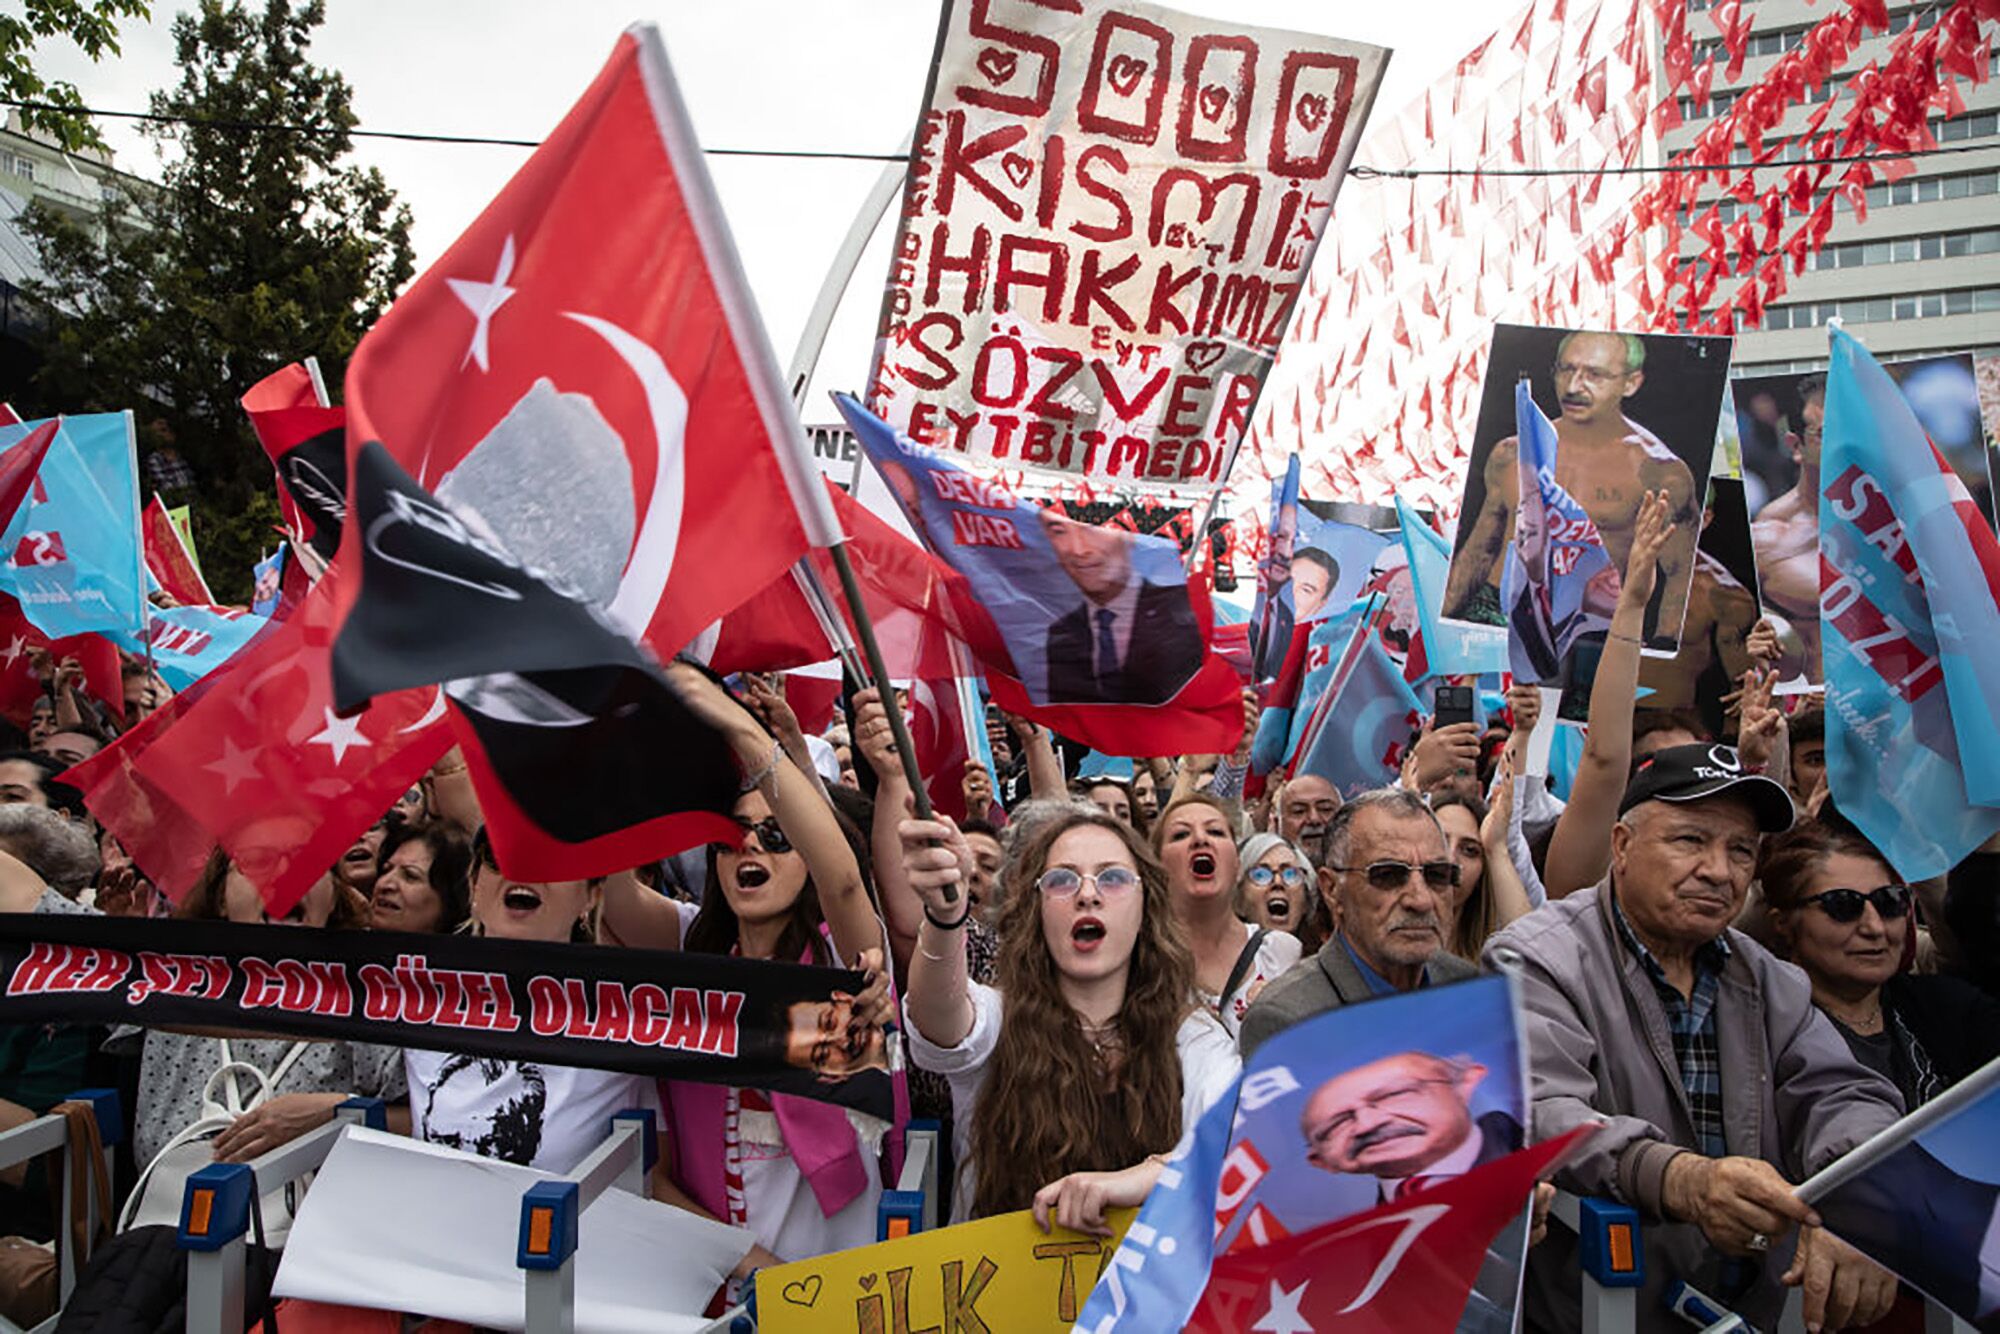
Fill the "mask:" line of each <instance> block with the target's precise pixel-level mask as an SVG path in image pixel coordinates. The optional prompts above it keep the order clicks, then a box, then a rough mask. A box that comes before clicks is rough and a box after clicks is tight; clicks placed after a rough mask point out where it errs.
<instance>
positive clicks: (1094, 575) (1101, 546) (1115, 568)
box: [1042, 510, 1132, 602]
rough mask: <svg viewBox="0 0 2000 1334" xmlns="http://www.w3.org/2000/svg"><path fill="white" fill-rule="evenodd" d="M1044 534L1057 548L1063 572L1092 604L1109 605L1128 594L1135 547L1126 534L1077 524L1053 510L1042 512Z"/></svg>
mask: <svg viewBox="0 0 2000 1334" xmlns="http://www.w3.org/2000/svg"><path fill="white" fill-rule="evenodd" d="M1042 532H1043V533H1044V534H1046V535H1047V537H1048V539H1049V545H1050V546H1052V547H1054V548H1055V549H1056V559H1057V560H1058V561H1060V562H1061V563H1062V567H1063V573H1064V574H1067V575H1068V576H1069V577H1070V579H1071V580H1072V581H1073V582H1074V583H1075V584H1076V586H1077V587H1078V588H1080V589H1082V590H1083V595H1084V596H1085V597H1087V598H1089V599H1090V600H1091V601H1092V602H1109V601H1111V599H1113V598H1115V597H1117V596H1118V595H1119V594H1120V593H1122V592H1124V591H1125V584H1126V581H1127V580H1129V579H1130V578H1131V577H1132V547H1131V542H1130V538H1129V536H1128V535H1127V534H1125V533H1122V532H1119V531H1118V530H1117V529H1115V528H1099V527H1097V526H1096V525H1095V524H1088V523H1077V522H1076V521H1075V520H1073V519H1068V518H1065V517H1064V516H1062V515H1060V514H1057V513H1056V512H1055V511H1054V510H1043V511H1042Z"/></svg>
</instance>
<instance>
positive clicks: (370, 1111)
mask: <svg viewBox="0 0 2000 1334" xmlns="http://www.w3.org/2000/svg"><path fill="white" fill-rule="evenodd" d="M334 1110H335V1111H337V1112H359V1113H361V1124H362V1125H364V1126H367V1127H368V1128H369V1129H370V1130H387V1129H388V1128H389V1104H387V1103H385V1102H383V1101H382V1100H381V1099H380V1098H349V1099H348V1100H347V1101H346V1102H343V1103H342V1104H340V1106H339V1107H337V1108H335V1109H334Z"/></svg>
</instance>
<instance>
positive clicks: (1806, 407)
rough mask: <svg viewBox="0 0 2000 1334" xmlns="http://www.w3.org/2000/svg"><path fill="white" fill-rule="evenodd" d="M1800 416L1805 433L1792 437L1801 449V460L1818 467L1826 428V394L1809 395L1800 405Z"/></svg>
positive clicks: (1803, 462) (1799, 449)
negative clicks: (1821, 442) (1821, 443)
mask: <svg viewBox="0 0 2000 1334" xmlns="http://www.w3.org/2000/svg"><path fill="white" fill-rule="evenodd" d="M1799 417H1800V420H1801V422H1802V423H1803V425H1804V426H1805V434H1803V435H1797V436H1793V437H1792V439H1793V441H1794V442H1795V443H1796V445H1797V448H1798V451H1799V462H1800V463H1802V464H1804V465H1805V466H1806V467H1808V468H1817V467H1819V450H1820V441H1821V438H1822V436H1823V435H1824V433H1825V429H1826V396H1825V395H1823V394H1812V395H1809V396H1808V397H1807V398H1806V401H1805V402H1804V403H1803V404H1801V405H1800V407H1799Z"/></svg>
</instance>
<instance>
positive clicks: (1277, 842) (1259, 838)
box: [1236, 833, 1313, 875]
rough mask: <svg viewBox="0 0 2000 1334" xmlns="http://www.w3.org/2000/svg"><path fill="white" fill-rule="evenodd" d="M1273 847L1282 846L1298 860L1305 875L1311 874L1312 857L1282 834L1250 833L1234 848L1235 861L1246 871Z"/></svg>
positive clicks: (1262, 858) (1266, 855) (1264, 856)
mask: <svg viewBox="0 0 2000 1334" xmlns="http://www.w3.org/2000/svg"><path fill="white" fill-rule="evenodd" d="M1273 848H1283V849H1284V850H1285V851H1287V852H1289V853H1291V854H1292V858H1293V860H1295V861H1296V862H1298V864H1299V867H1300V868H1301V869H1302V870H1304V871H1305V872H1306V874H1307V875H1311V874H1312V871H1313V864H1312V858H1310V857H1308V856H1306V853H1305V849H1304V848H1301V847H1300V846H1299V845H1298V844H1296V843H1294V842H1292V841H1290V840H1289V839H1287V838H1286V837H1285V836H1284V835H1283V834H1272V833H1261V834H1252V835H1250V837H1248V838H1246V839H1244V840H1243V844H1242V846H1241V847H1239V848H1237V850H1236V860H1237V863H1238V864H1239V865H1240V866H1242V868H1243V869H1244V871H1245V872H1246V873H1247V872H1248V871H1249V869H1250V868H1251V867H1253V866H1255V865H1256V864H1257V863H1258V862H1261V861H1263V860H1264V858H1266V857H1268V856H1269V855H1270V854H1271V849H1273Z"/></svg>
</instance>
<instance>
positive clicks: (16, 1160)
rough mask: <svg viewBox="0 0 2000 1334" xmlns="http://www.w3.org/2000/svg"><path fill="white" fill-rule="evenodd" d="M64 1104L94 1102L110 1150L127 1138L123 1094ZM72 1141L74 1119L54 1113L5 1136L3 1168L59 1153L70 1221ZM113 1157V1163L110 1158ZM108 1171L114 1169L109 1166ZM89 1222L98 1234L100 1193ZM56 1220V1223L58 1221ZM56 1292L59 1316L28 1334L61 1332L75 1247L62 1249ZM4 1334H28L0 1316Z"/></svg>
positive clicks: (1, 1136) (88, 1207)
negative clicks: (59, 1325)
mask: <svg viewBox="0 0 2000 1334" xmlns="http://www.w3.org/2000/svg"><path fill="white" fill-rule="evenodd" d="M63 1101H64V1102H83V1103H89V1104H90V1109H91V1115H92V1116H93V1117H94V1118H95V1119H96V1121H97V1137H98V1139H99V1140H100V1141H101V1142H102V1143H103V1145H104V1147H105V1149H106V1150H109V1149H110V1148H111V1147H112V1146H113V1145H114V1144H117V1143H119V1142H120V1141H121V1140H123V1139H124V1138H125V1116H124V1112H123V1109H122V1108H121V1107H120V1105H119V1100H118V1090H117V1089H79V1090H77V1091H76V1092H75V1093H72V1094H70V1095H69V1096H68V1097H67V1098H64V1099H63ZM75 1151H76V1150H75V1148H74V1146H72V1145H71V1144H70V1142H69V1120H68V1118H66V1117H62V1116H57V1115H55V1114H53V1113H50V1114H49V1115H46V1116H38V1117H36V1118H35V1119H34V1120H32V1121H25V1122H23V1123H22V1124H20V1125H18V1126H15V1127H14V1128H13V1129H12V1130H7V1131H0V1169H5V1168H9V1167H15V1166H18V1165H20V1164H22V1163H25V1162H28V1161H29V1160H30V1159H34V1158H39V1157H41V1156H42V1155H44V1154H59V1155H60V1159H59V1161H58V1162H57V1163H56V1165H55V1166H54V1168H53V1169H52V1170H54V1171H57V1172H59V1173H60V1174H61V1175H60V1176H59V1178H58V1180H60V1182H61V1183H62V1214H61V1218H62V1219H63V1220H67V1219H68V1218H69V1217H70V1211H71V1210H72V1209H73V1208H74V1207H75V1204H76V1201H75V1200H74V1199H73V1198H72V1191H73V1186H72V1184H71V1183H72V1181H73V1179H74V1178H73V1177H72V1175H71V1171H70V1167H71V1155H72V1154H73V1153H74V1152H75ZM108 1156H109V1155H108V1154H107V1159H108ZM105 1170H106V1171H109V1170H110V1163H109V1162H108V1161H107V1162H106V1164H105ZM83 1207H84V1220H85V1224H86V1228H87V1231H88V1232H89V1233H90V1234H92V1235H95V1234H96V1232H97V1226H98V1223H99V1222H100V1220H99V1218H98V1217H97V1196H96V1194H95V1192H89V1191H87V1192H85V1199H84V1201H83ZM52 1221H53V1220H52ZM57 1252H58V1253H57V1257H56V1259H57V1264H56V1285H57V1286H56V1291H57V1297H58V1309H57V1313H56V1314H55V1315H53V1316H50V1317H49V1318H48V1319H47V1320H44V1321H42V1322H41V1323H40V1324H38V1325H35V1326H33V1327H31V1328H30V1329H29V1330H28V1331H27V1334H45V1331H48V1330H51V1329H54V1328H55V1324H56V1321H57V1320H59V1319H60V1318H61V1309H60V1308H61V1307H62V1306H67V1305H68V1304H69V1295H70V1294H71V1293H72V1292H74V1291H76V1275H77V1269H76V1254H75V1252H74V1251H73V1250H72V1249H71V1248H70V1247H69V1246H61V1247H58V1248H57ZM0 1334H22V1329H21V1326H19V1325H17V1324H15V1323H14V1322H13V1321H11V1320H9V1319H7V1318H6V1317H5V1316H0Z"/></svg>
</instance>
